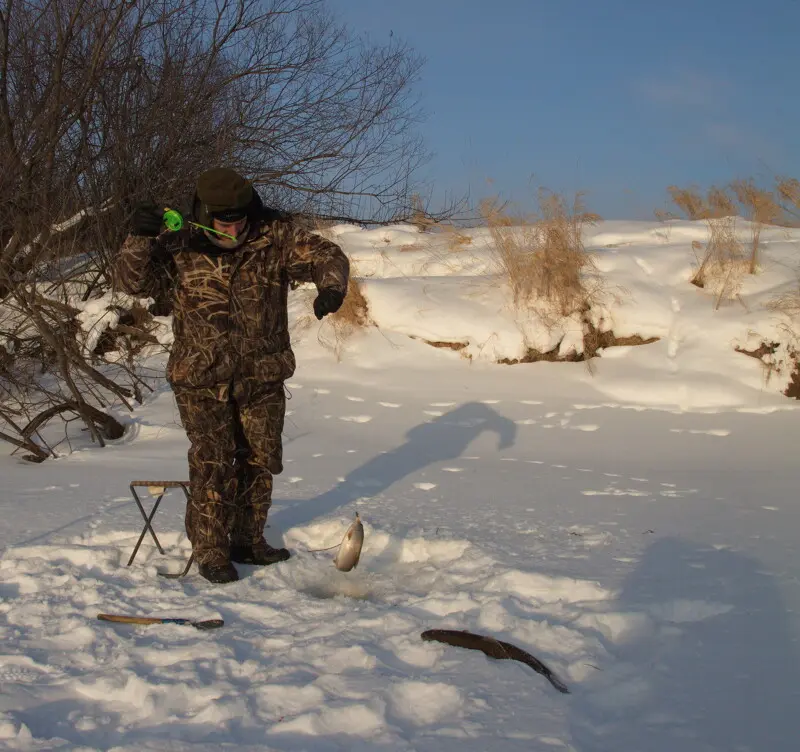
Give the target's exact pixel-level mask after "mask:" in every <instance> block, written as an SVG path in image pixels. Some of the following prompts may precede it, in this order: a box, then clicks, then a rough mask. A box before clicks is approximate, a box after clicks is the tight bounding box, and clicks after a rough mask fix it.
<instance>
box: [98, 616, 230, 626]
mask: <svg viewBox="0 0 800 752" xmlns="http://www.w3.org/2000/svg"><path fill="white" fill-rule="evenodd" d="M97 618H98V619H100V620H101V621H114V622H117V623H118V624H188V625H189V626H192V627H195V628H196V629H217V628H218V627H221V626H223V624H224V623H225V622H224V621H222V619H208V620H206V621H192V620H191V619H161V618H159V617H156V616H122V615H121V614H97Z"/></svg>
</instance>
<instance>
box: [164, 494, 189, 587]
mask: <svg viewBox="0 0 800 752" xmlns="http://www.w3.org/2000/svg"><path fill="white" fill-rule="evenodd" d="M180 486H181V488H182V489H183V495H184V496H185V497H186V503H187V504H191V498H190V496H189V490H188V489H187V488H186V484H184V483H181V484H180ZM192 562H194V551H192V554H191V556H190V557H189V561H187V562H186V566H185V567H184V569H183V571H182V572H161V571H158V570H157V573H158V574H159V575H160V576H161V577H166V578H167V579H170V580H178V579H180V578H181V577H185V576H186V575H187V574H189V570H190V569H191V567H192Z"/></svg>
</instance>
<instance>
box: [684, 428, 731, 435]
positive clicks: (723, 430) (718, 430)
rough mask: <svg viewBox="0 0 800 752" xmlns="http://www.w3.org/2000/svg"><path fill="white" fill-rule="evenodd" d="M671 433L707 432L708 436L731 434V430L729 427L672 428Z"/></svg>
mask: <svg viewBox="0 0 800 752" xmlns="http://www.w3.org/2000/svg"><path fill="white" fill-rule="evenodd" d="M669 430H670V433H693V434H705V435H706V436H730V435H731V432H730V431H729V430H728V429H727V428H706V429H701V428H670V429H669Z"/></svg>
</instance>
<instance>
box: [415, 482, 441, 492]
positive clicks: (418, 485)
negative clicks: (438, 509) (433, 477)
mask: <svg viewBox="0 0 800 752" xmlns="http://www.w3.org/2000/svg"><path fill="white" fill-rule="evenodd" d="M414 488H418V489H419V490H420V491H432V490H433V489H434V488H436V484H435V483H415V484H414Z"/></svg>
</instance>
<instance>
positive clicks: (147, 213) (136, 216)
mask: <svg viewBox="0 0 800 752" xmlns="http://www.w3.org/2000/svg"><path fill="white" fill-rule="evenodd" d="M163 223H164V212H163V211H161V210H159V208H158V207H157V206H156V205H155V204H154V203H152V202H149V201H145V202H141V203H138V204H136V206H134V208H133V217H131V233H132V234H133V235H143V236H144V237H148V238H154V237H156V236H157V235H159V234H160V233H161V225H162V224H163Z"/></svg>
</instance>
